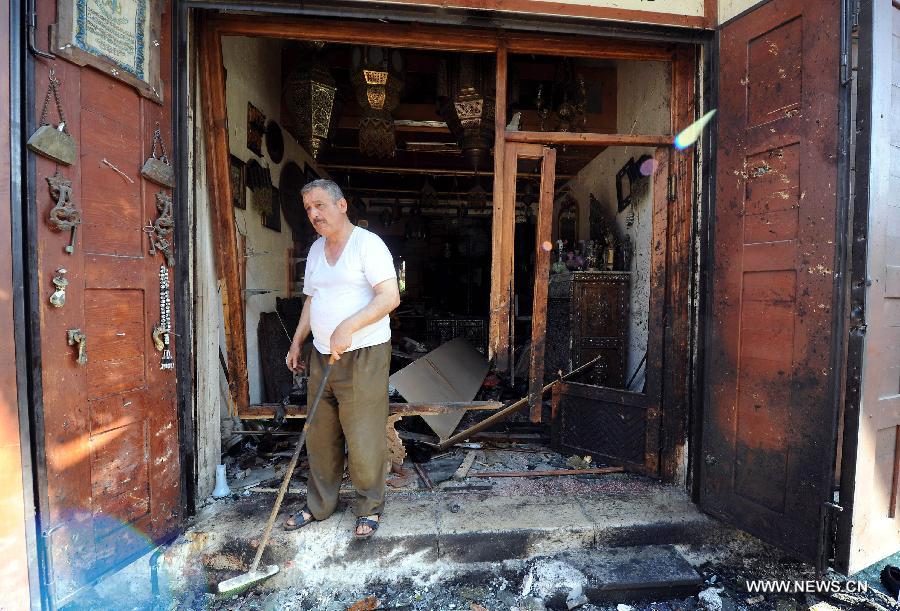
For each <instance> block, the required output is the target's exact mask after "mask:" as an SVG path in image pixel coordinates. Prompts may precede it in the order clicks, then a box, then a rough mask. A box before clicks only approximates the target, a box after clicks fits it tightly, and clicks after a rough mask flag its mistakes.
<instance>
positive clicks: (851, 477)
mask: <svg viewBox="0 0 900 611" xmlns="http://www.w3.org/2000/svg"><path fill="white" fill-rule="evenodd" d="M861 25H862V28H861V29H862V30H863V32H862V33H861V41H860V45H861V46H862V45H864V44H867V43H864V42H863V41H862V39H864V38H866V37H871V40H870V42H871V44H872V60H871V61H872V64H871V66H869V65H866V66H860V71H861V75H865V76H869V77H870V78H871V81H869V80H868V79H865V80H863V79H862V78H861V80H863V82H867V83H869V82H870V83H871V91H860V93H859V118H858V124H859V125H860V126H861V128H862V130H863V131H864V132H865V131H866V130H871V131H870V133H869V134H868V139H867V138H865V137H860V140H859V143H858V145H857V158H858V159H863V160H865V159H868V160H869V162H868V164H866V163H865V162H862V167H863V168H865V167H866V166H867V165H868V168H867V169H868V171H867V172H864V171H862V170H861V171H860V172H859V175H858V176H857V185H858V187H859V191H858V192H859V195H858V196H857V197H856V206H857V209H856V210H855V211H854V217H855V218H854V223H853V224H854V233H855V234H856V236H855V237H856V239H854V244H855V245H858V246H855V250H854V253H853V272H852V273H853V279H852V283H851V286H852V287H853V288H852V289H851V297H852V302H851V313H852V314H851V316H852V319H851V332H850V348H849V352H850V356H849V360H850V362H851V363H853V365H851V367H850V372H849V374H850V377H849V378H848V382H847V386H848V392H847V394H848V397H850V398H851V399H848V403H849V402H850V401H852V397H853V396H854V395H855V396H856V397H858V399H859V410H858V411H856V410H853V409H851V408H849V407H848V408H847V412H848V421H847V423H846V426H845V430H846V431H847V433H846V441H845V445H844V447H845V452H844V456H843V457H842V458H843V463H842V473H841V499H840V500H841V505H842V506H843V507H844V511H843V513H842V514H841V525H840V528H841V530H842V536H841V537H840V538H841V539H842V540H843V543H842V545H841V546H840V547H839V549H838V556H837V563H838V566H839V568H840V569H841V570H843V571H844V572H851V573H852V572H856V571H858V570H860V569H862V568H865V567H866V566H868V565H870V564H872V563H875V562H877V561H879V560H881V559H882V558H884V557H885V556H888V555H889V554H893V553H895V552H896V551H897V550H898V549H900V516H898V510H900V508H898V498H897V497H898V493H900V490H898V488H900V249H898V248H897V245H898V244H900V127H898V126H900V122H898V121H897V117H898V116H900V70H898V69H897V67H898V66H900V8H896V6H894V5H892V3H891V2H889V1H888V0H878V1H876V2H872V3H867V6H866V8H865V10H864V13H863V16H862V17H861ZM869 70H871V72H869ZM863 147H868V150H861V149H863ZM866 186H868V188H866ZM857 249H858V250H857ZM860 331H863V332H862V333H861V332H860ZM860 360H861V361H862V367H861V368H860V367H858V363H859V361H860ZM860 369H861V371H862V375H861V376H860V373H859V372H860ZM847 535H849V537H848V536H847Z"/></svg>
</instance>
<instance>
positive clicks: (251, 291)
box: [222, 37, 327, 403]
mask: <svg viewBox="0 0 900 611" xmlns="http://www.w3.org/2000/svg"><path fill="white" fill-rule="evenodd" d="M281 50H282V42H281V41H279V40H274V39H266V38H245V37H225V38H223V40H222V55H223V60H224V63H225V70H226V72H227V80H226V85H225V93H226V104H227V109H228V146H229V149H230V151H231V154H232V155H234V156H236V157H238V158H239V159H241V160H242V161H244V162H248V161H250V160H251V159H255V160H256V161H257V162H258V163H259V164H260V165H262V166H263V167H264V168H266V167H268V169H269V171H270V173H271V177H272V183H273V185H275V186H276V187H277V186H278V183H279V179H280V176H281V171H282V169H284V168H285V166H286V165H287V164H288V163H290V162H293V163H295V164H297V165H298V166H299V167H300V168H304V167H305V166H306V165H311V166H312V167H313V168H315V169H316V171H317V173H318V174H319V175H320V176H323V177H325V176H327V174H325V173H323V172H322V171H321V170H319V168H318V167H317V166H316V164H315V162H313V160H312V158H311V157H310V156H309V155H308V154H307V152H306V151H305V150H304V149H303V147H301V146H300V144H299V143H298V142H297V141H296V140H294V138H293V137H292V136H291V135H290V134H289V133H288V132H287V131H286V130H283V129H282V137H283V140H284V155H283V157H282V159H281V161H280V162H279V163H275V162H274V161H273V160H272V158H271V157H270V153H269V151H268V150H267V149H266V145H265V143H263V144H262V152H263V155H262V156H258V155H256V154H255V153H254V152H253V151H251V150H250V149H249V148H248V147H247V104H248V103H251V104H253V106H255V107H256V108H258V109H259V110H260V111H262V113H263V114H264V115H265V117H266V121H268V120H274V121H276V122H277V123H278V124H279V125H282V124H283V121H282V117H281ZM234 215H235V225H236V227H237V230H238V232H239V233H240V234H241V235H242V236H243V237H244V240H245V244H246V248H245V251H246V252H245V256H246V278H245V287H246V289H247V292H246V293H245V298H244V304H245V315H246V335H247V374H248V377H249V384H250V402H251V403H259V402H261V401H262V400H263V394H264V393H263V378H262V370H261V364H260V355H259V344H258V341H257V327H258V325H259V318H260V314H261V313H263V312H273V311H275V298H276V297H286V296H287V295H288V293H289V288H290V287H288V269H287V264H288V263H287V253H288V249H289V248H291V247H292V246H293V241H292V237H291V228H290V226H289V225H288V223H287V221H286V220H285V218H284V211H283V210H282V211H281V219H280V220H281V223H280V224H281V229H280V231H276V230H273V229H270V228H268V227H265V226H264V225H263V221H262V215H261V214H260V213H259V212H258V211H257V209H256V207H255V206H254V193H253V192H252V191H250V190H249V189H247V190H246V209H244V210H240V209H238V208H235V209H234ZM256 289H258V290H269V291H270V292H268V293H264V294H259V293H257V292H256V291H255V290H256ZM288 331H289V332H290V333H293V329H288Z"/></svg>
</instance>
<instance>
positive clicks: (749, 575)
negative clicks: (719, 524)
mask: <svg viewBox="0 0 900 611" xmlns="http://www.w3.org/2000/svg"><path fill="white" fill-rule="evenodd" d="M582 569H583V565H581V566H580V565H579V563H578V562H576V561H574V560H573V558H572V557H571V555H560V556H550V557H538V558H533V559H530V560H527V561H523V562H521V563H518V564H516V563H502V564H498V565H497V566H496V567H495V568H494V569H492V570H489V571H486V572H484V573H482V574H478V575H474V576H473V575H471V574H468V575H466V576H465V577H464V578H459V579H450V580H444V581H441V582H440V583H439V584H430V585H423V584H421V583H416V582H393V583H381V584H374V585H373V584H370V585H369V586H368V587H367V589H366V591H365V592H362V593H360V592H353V591H346V590H345V591H331V592H322V591H320V590H316V589H315V588H307V587H303V586H302V585H298V586H297V587H296V588H286V589H279V590H276V591H257V592H249V593H246V594H244V595H242V596H238V597H234V598H229V599H216V598H215V597H214V596H213V595H212V594H200V595H198V596H197V597H196V598H195V599H192V600H183V601H182V604H183V605H184V607H182V608H190V609H195V608H196V609H201V608H202V609H215V610H219V609H234V608H240V609H246V610H274V609H279V610H285V611H375V610H385V611H387V610H395V611H572V610H576V609H577V610H578V611H844V610H854V611H856V610H859V611H863V610H867V611H891V610H895V609H898V604H897V602H895V601H893V600H892V599H891V598H890V597H889V596H888V595H887V594H885V593H883V592H881V591H879V590H877V589H875V588H871V587H870V588H869V589H868V590H867V591H862V592H849V591H844V592H837V591H834V592H818V593H758V592H750V591H748V588H747V583H748V581H764V580H787V579H790V580H798V581H806V580H817V579H818V580H822V579H825V580H830V581H827V582H822V581H820V583H840V582H841V581H842V580H843V578H841V577H840V576H837V575H833V574H829V575H826V576H825V577H824V578H823V577H817V576H816V575H815V571H814V570H813V569H812V567H810V566H809V565H804V564H800V563H796V562H792V561H790V560H786V559H785V558H784V557H782V556H780V555H779V554H777V553H771V554H761V555H758V556H740V557H732V558H722V557H716V558H714V559H712V560H709V561H702V562H700V564H699V566H698V567H697V570H698V572H699V573H700V575H701V578H702V580H703V583H702V585H701V586H700V588H699V591H697V593H696V594H692V595H687V596H684V595H682V596H673V597H670V598H655V599H654V598H648V599H643V600H633V599H632V600H629V602H627V603H626V602H617V601H616V600H615V599H612V600H608V601H604V602H589V601H588V597H587V596H586V592H587V590H586V589H585V582H586V579H585V575H584V572H583V570H582ZM844 583H846V582H844ZM849 589H852V588H845V590H849Z"/></svg>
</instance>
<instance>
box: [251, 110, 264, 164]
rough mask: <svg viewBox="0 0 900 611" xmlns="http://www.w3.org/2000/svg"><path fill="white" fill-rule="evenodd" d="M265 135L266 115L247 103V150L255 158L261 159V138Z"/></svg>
mask: <svg viewBox="0 0 900 611" xmlns="http://www.w3.org/2000/svg"><path fill="white" fill-rule="evenodd" d="M265 135H266V115H264V114H263V112H262V111H261V110H260V109H259V108H257V107H256V106H254V105H253V104H251V103H250V102H247V148H248V149H250V150H251V151H252V152H253V154H254V155H256V156H257V157H262V156H263V152H262V144H263V138H264V137H265Z"/></svg>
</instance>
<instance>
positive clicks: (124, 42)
mask: <svg viewBox="0 0 900 611" xmlns="http://www.w3.org/2000/svg"><path fill="white" fill-rule="evenodd" d="M164 4H165V3H163V2H162V1H161V0H117V1H116V2H109V1H104V0H57V1H56V14H57V17H58V21H57V22H56V23H54V24H53V25H52V26H51V39H52V40H53V41H54V43H55V48H54V49H53V51H54V53H56V54H57V55H59V56H61V57H64V58H66V59H67V60H69V61H71V62H73V63H75V64H77V65H79V66H92V67H94V68H97V69H98V70H100V71H101V72H103V73H105V74H106V75H107V76H110V77H112V78H115V79H118V80H120V81H122V82H124V83H127V84H128V85H130V86H132V87H134V88H135V89H136V90H137V91H138V93H140V95H142V96H144V97H145V98H148V99H150V100H153V101H154V102H156V103H157V104H162V103H163V81H162V76H161V74H160V65H161V64H160V40H161V33H162V32H163V30H162V27H161V23H162V21H161V20H162V13H163V8H164ZM163 35H164V34H163Z"/></svg>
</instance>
